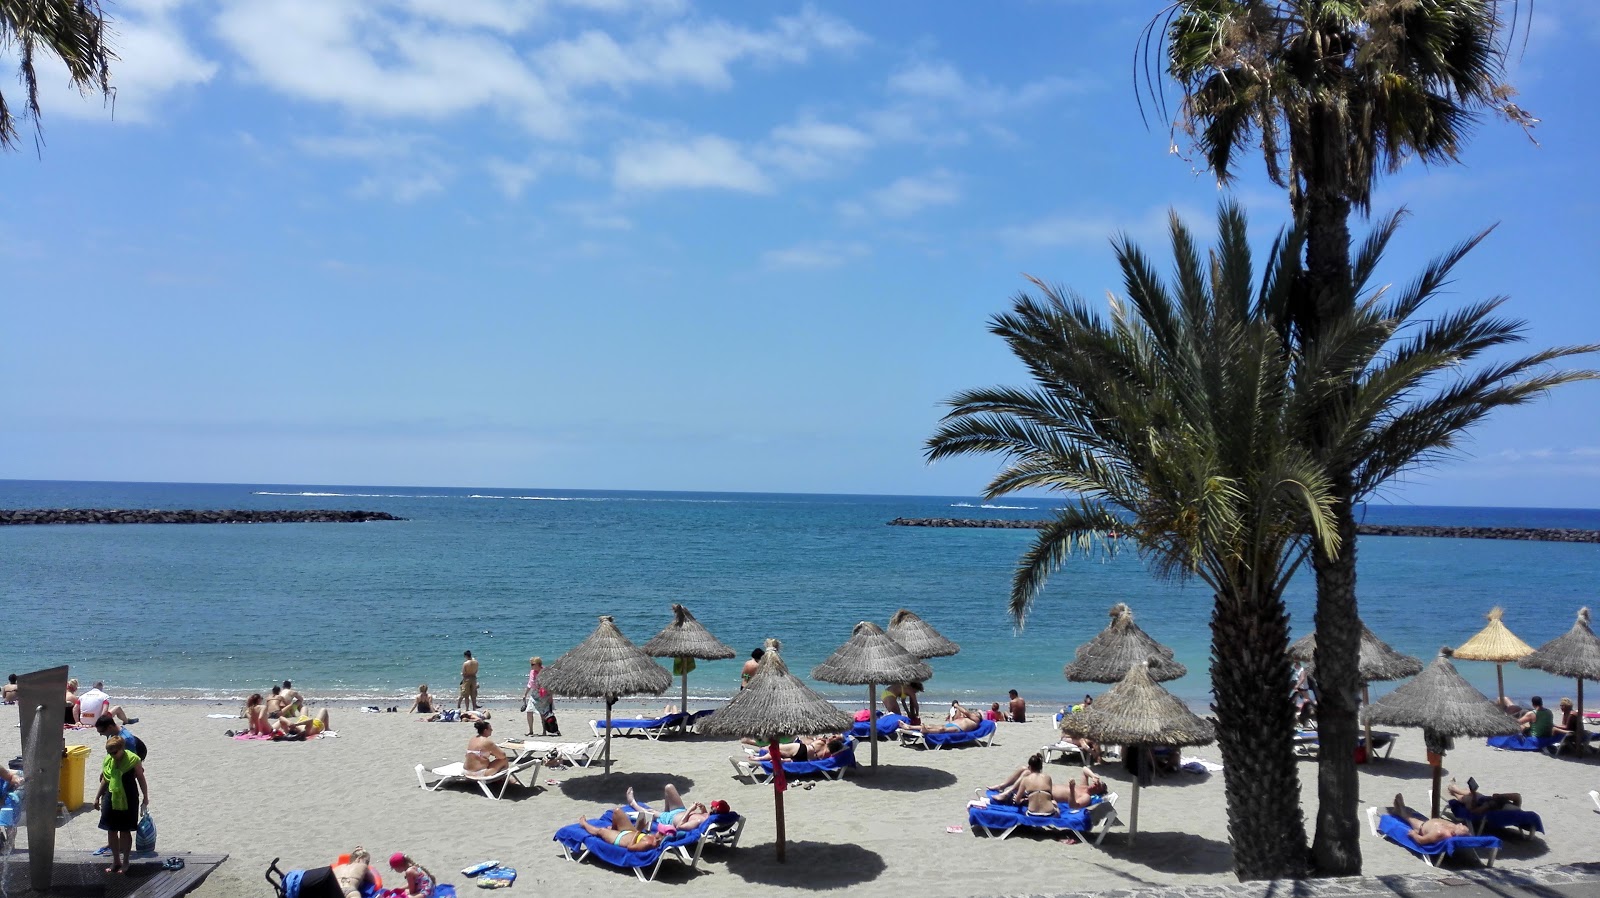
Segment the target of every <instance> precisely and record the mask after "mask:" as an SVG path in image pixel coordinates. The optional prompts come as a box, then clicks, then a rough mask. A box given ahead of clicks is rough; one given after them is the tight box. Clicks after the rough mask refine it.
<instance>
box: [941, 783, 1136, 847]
mask: <svg viewBox="0 0 1600 898" xmlns="http://www.w3.org/2000/svg"><path fill="white" fill-rule="evenodd" d="M985 794H986V796H987V797H988V799H989V801H990V804H989V806H988V807H975V806H973V805H970V804H969V805H967V824H968V825H969V826H971V827H972V829H973V831H974V832H977V831H979V830H981V831H983V832H985V833H987V834H989V835H991V836H998V837H1000V838H1001V839H1004V838H1005V837H1007V836H1009V835H1011V833H1012V831H1013V830H1015V829H1016V828H1017V827H1019V826H1026V827H1032V828H1034V829H1044V830H1065V831H1067V832H1071V833H1073V834H1074V835H1076V836H1077V838H1078V841H1080V842H1087V841H1089V835H1090V834H1091V833H1092V832H1094V831H1095V830H1098V833H1097V834H1095V836H1094V844H1096V845H1099V844H1100V841H1101V840H1102V839H1104V838H1105V837H1106V831H1107V830H1109V829H1110V828H1111V824H1112V823H1115V822H1116V819H1117V812H1116V808H1115V806H1114V805H1112V804H1111V803H1110V802H1105V801H1102V800H1101V798H1100V797H1099V796H1096V797H1095V799H1094V802H1093V803H1092V804H1090V805H1089V807H1087V808H1083V809H1082V810H1077V811H1068V810H1063V811H1061V812H1060V813H1059V814H1056V815H1054V816H1051V817H1043V816H1040V815H1038V814H1030V813H1028V811H1027V809H1026V808H1024V807H1021V806H1019V805H1014V804H996V803H994V796H995V794H996V793H995V791H994V790H993V789H990V790H988V791H987V792H986V793H985ZM1102 804H1105V805H1106V807H1105V808H1104V809H1102V808H1100V805H1102Z"/></svg>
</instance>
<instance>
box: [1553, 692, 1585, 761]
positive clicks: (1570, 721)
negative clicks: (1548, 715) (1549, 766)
mask: <svg viewBox="0 0 1600 898" xmlns="http://www.w3.org/2000/svg"><path fill="white" fill-rule="evenodd" d="M1550 735H1552V736H1560V737H1561V744H1560V745H1558V746H1557V747H1556V751H1558V752H1561V751H1566V750H1567V749H1569V748H1570V749H1573V750H1577V749H1580V748H1582V747H1583V742H1582V740H1583V738H1584V736H1583V715H1581V714H1579V713H1578V712H1577V711H1576V710H1574V709H1573V707H1572V699H1570V698H1564V699H1562V700H1561V722H1560V723H1558V724H1556V725H1555V726H1553V727H1551V728H1550Z"/></svg>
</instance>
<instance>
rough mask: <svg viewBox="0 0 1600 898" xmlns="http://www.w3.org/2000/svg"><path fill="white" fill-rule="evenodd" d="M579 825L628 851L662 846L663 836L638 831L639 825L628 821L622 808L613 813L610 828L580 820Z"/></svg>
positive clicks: (646, 849) (591, 833) (593, 834)
mask: <svg viewBox="0 0 1600 898" xmlns="http://www.w3.org/2000/svg"><path fill="white" fill-rule="evenodd" d="M578 823H579V825H581V826H582V827H583V831H584V832H586V833H588V834H589V835H591V836H599V837H600V838H602V839H605V840H606V841H607V842H610V843H611V844H613V845H620V846H621V847H623V848H625V849H627V850H628V851H649V850H650V849H652V848H654V847H656V846H657V845H660V844H661V838H662V837H661V836H659V835H656V834H655V833H644V832H640V831H639V829H638V824H636V823H634V822H633V821H632V820H629V819H628V815H627V814H625V813H623V811H622V809H621V808H616V809H615V810H613V811H612V812H611V825H610V826H595V825H594V824H593V823H590V822H589V821H587V820H585V819H583V818H582V817H579V818H578Z"/></svg>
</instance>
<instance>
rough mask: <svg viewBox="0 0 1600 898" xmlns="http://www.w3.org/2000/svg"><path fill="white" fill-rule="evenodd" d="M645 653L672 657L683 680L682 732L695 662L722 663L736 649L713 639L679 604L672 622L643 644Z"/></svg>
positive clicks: (673, 607) (685, 727) (674, 608)
mask: <svg viewBox="0 0 1600 898" xmlns="http://www.w3.org/2000/svg"><path fill="white" fill-rule="evenodd" d="M644 653H645V654H646V655H649V656H651V657H653V658H671V659H672V666H673V669H674V670H675V671H677V672H678V673H679V674H681V675H682V677H683V701H682V703H681V704H679V705H678V710H679V711H680V712H682V713H683V718H682V720H681V721H680V722H679V724H678V729H680V730H683V729H687V728H688V726H689V671H691V670H694V662H695V659H696V658H698V659H700V660H701V661H720V660H723V659H725V658H732V657H733V655H734V652H733V649H731V648H729V647H728V646H727V645H726V644H724V643H723V642H722V641H721V640H719V639H717V637H715V636H712V635H711V631H710V630H707V629H706V627H705V624H702V623H700V622H699V621H697V620H695V619H694V615H692V614H690V613H689V609H687V608H685V607H683V606H682V605H679V604H676V603H674V604H673V606H672V623H670V624H667V626H666V629H664V630H662V631H661V632H660V633H657V634H656V635H655V638H654V639H652V640H650V641H649V642H647V643H645V644H644Z"/></svg>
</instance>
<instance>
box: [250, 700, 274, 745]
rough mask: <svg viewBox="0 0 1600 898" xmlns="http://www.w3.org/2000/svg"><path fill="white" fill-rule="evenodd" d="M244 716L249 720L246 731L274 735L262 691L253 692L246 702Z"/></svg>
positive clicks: (260, 734)
mask: <svg viewBox="0 0 1600 898" xmlns="http://www.w3.org/2000/svg"><path fill="white" fill-rule="evenodd" d="M244 716H245V719H246V720H248V721H249V724H248V725H247V726H246V728H245V732H247V733H254V734H256V735H258V736H270V735H272V730H273V727H272V724H271V723H269V722H268V721H267V706H266V704H265V703H264V702H263V701H262V699H261V693H259V692H252V693H251V694H250V697H249V698H248V699H246V700H245V703H244Z"/></svg>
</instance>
